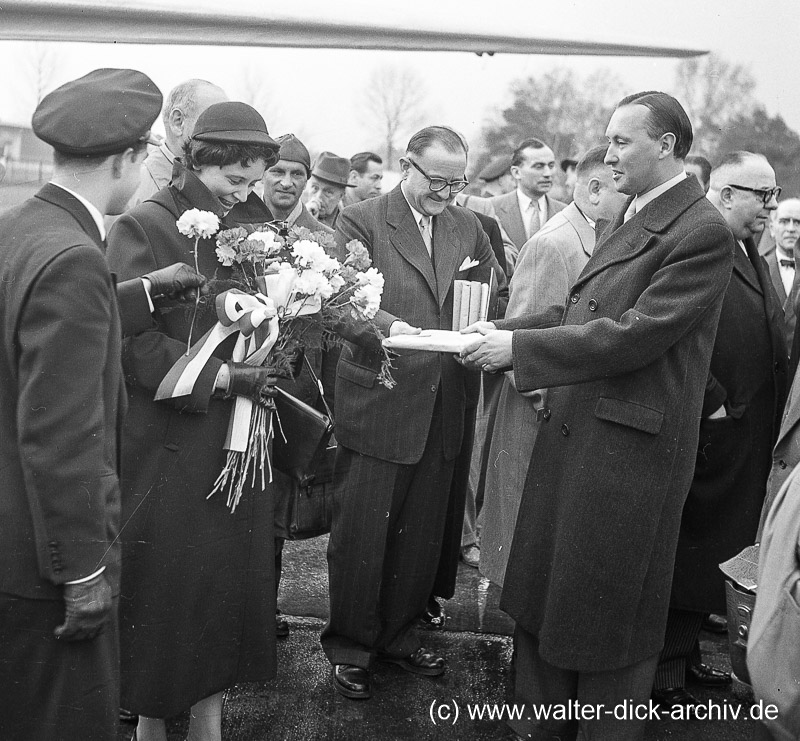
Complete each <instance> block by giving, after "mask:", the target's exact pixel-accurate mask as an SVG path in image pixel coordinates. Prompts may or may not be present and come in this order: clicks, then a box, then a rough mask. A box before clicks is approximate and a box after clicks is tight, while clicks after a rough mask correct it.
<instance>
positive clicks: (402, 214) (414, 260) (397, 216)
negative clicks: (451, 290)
mask: <svg viewBox="0 0 800 741" xmlns="http://www.w3.org/2000/svg"><path fill="white" fill-rule="evenodd" d="M437 218H438V217H437ZM386 223H387V224H388V225H389V241H390V242H391V243H392V246H393V247H394V248H395V249H396V250H397V251H398V252H399V253H400V254H401V255H402V256H403V258H405V260H407V261H408V262H409V263H410V264H411V265H413V266H414V267H415V268H416V269H417V270H419V272H420V273H422V276H423V277H424V278H425V282H426V283H427V284H428V287H429V288H430V289H431V293H433V295H434V296H436V297H437V299H438V292H437V289H436V276H435V275H434V272H433V263H432V262H431V258H430V257H429V256H428V250H427V249H426V247H425V242H424V240H423V239H422V234H420V232H419V226H418V225H417V223H416V222H415V221H414V215H413V214H412V213H411V209H410V208H409V206H408V203H406V199H405V196H404V195H403V192H402V191H401V190H400V186H399V185H398V186H397V187H396V188H395V189H394V190H393V191H392V192H391V193H390V194H389V204H388V207H387V210H386ZM435 224H436V220H435V219H434V229H435V228H436V227H435ZM435 249H436V234H435V233H434V250H435Z"/></svg>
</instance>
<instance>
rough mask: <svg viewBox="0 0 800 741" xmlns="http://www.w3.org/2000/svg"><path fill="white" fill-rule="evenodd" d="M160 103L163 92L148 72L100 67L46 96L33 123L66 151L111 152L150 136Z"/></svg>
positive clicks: (46, 138)
mask: <svg viewBox="0 0 800 741" xmlns="http://www.w3.org/2000/svg"><path fill="white" fill-rule="evenodd" d="M161 102H162V96H161V91H160V90H159V89H158V87H156V84H155V83H154V82H153V81H152V80H151V79H150V78H149V77H148V76H147V75H145V74H144V73H142V72H138V71H137V70H135V69H96V70H94V71H93V72H90V73H89V74H88V75H84V76H83V77H79V78H78V79H77V80H72V81H70V82H67V83H65V84H64V85H62V86H61V87H58V88H56V89H55V90H53V92H51V93H49V94H47V95H45V96H44V98H42V100H41V102H40V103H39V105H38V106H36V110H35V111H34V113H33V119H32V121H31V126H32V128H33V133H34V134H36V136H38V137H39V138H40V139H41V140H42V141H44V142H47V143H48V144H49V145H50V146H52V147H53V148H54V149H56V150H57V151H59V152H63V153H64V154H72V155H78V156H100V155H111V154H116V153H118V152H123V151H125V150H126V149H127V148H128V147H131V146H134V145H135V144H136V143H137V142H139V141H142V140H143V139H144V138H145V135H146V134H147V132H148V131H149V130H150V127H151V126H152V125H153V121H155V120H156V117H157V116H158V114H159V112H160V111H161Z"/></svg>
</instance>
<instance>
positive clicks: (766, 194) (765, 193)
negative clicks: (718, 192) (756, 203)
mask: <svg viewBox="0 0 800 741" xmlns="http://www.w3.org/2000/svg"><path fill="white" fill-rule="evenodd" d="M727 187H728V188H736V190H744V191H746V192H748V193H755V194H756V195H759V196H761V200H762V201H763V203H764V205H765V206H766V205H767V204H768V203H769V202H770V201H771V200H772V199H773V197H774V198H775V200H776V201H777V200H778V196H780V194H781V193H782V192H783V188H781V186H780V185H776V186H775V187H774V188H748V187H747V186H746V185H736V184H735V183H728V184H727Z"/></svg>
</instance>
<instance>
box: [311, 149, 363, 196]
mask: <svg viewBox="0 0 800 741" xmlns="http://www.w3.org/2000/svg"><path fill="white" fill-rule="evenodd" d="M311 174H312V175H313V176H314V177H315V178H319V179H320V180H324V181H326V182H328V183H333V184H334V185H341V186H342V187H348V188H354V187H355V185H350V183H348V182H347V179H348V178H349V177H350V160H349V159H347V158H346V157H337V156H336V155H335V154H334V153H333V152H320V154H319V157H317V161H316V162H315V163H314V169H313V170H312V171H311Z"/></svg>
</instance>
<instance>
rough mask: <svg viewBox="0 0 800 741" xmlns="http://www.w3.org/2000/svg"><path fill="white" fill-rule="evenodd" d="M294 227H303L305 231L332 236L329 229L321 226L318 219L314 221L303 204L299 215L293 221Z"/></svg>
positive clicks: (323, 225) (331, 231) (324, 225)
mask: <svg viewBox="0 0 800 741" xmlns="http://www.w3.org/2000/svg"><path fill="white" fill-rule="evenodd" d="M294 226H303V227H305V228H306V229H310V230H311V231H312V232H326V233H327V234H333V231H334V230H333V229H332V228H331V227H329V226H327V225H326V224H323V223H322V222H321V221H319V219H315V218H314V217H313V216H312V215H311V214H310V213H308V209H307V208H306V205H305V204H303V210H302V211H300V215H299V216H298V217H297V219H296V220H295V222H294Z"/></svg>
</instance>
